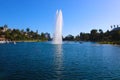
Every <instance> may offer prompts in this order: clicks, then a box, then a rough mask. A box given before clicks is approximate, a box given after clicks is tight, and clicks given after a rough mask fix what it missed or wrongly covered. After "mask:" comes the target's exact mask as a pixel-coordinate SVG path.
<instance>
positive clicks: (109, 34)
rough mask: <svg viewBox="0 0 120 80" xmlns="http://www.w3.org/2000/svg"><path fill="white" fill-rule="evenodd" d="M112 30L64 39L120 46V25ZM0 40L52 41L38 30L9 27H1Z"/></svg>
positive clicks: (97, 31)
mask: <svg viewBox="0 0 120 80" xmlns="http://www.w3.org/2000/svg"><path fill="white" fill-rule="evenodd" d="M110 27H111V30H110V31H109V30H107V31H106V32H103V30H102V29H98V30H97V29H92V30H91V31H90V33H85V32H81V33H79V34H78V35H77V36H73V35H71V34H69V35H67V36H65V37H63V41H91V42H98V43H100V44H118V45H120V27H119V25H113V26H110ZM0 40H7V41H18V42H19V41H20V42H21V41H24V42H25V41H27V42H33V41H34V42H37V41H38V42H39V41H51V40H52V38H51V36H50V33H48V32H46V33H44V32H41V33H40V34H39V33H38V30H36V31H35V32H34V31H32V30H30V29H29V28H26V29H25V30H24V29H22V30H19V29H10V28H9V27H8V26H7V25H4V26H0Z"/></svg>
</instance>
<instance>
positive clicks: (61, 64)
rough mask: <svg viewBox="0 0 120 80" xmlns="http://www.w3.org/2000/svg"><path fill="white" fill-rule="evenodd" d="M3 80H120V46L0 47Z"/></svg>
mask: <svg viewBox="0 0 120 80" xmlns="http://www.w3.org/2000/svg"><path fill="white" fill-rule="evenodd" d="M0 80H120V46H113V45H100V44H96V43H91V42H84V43H82V44H80V43H75V42H69V43H66V42H65V43H64V44H62V45H54V44H51V43H50V42H37V43H36V42H32V43H29V42H28V43H27V42H23V43H22V42H21V43H17V44H16V45H14V44H12V43H11V44H0Z"/></svg>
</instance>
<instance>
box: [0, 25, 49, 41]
mask: <svg viewBox="0 0 120 80" xmlns="http://www.w3.org/2000/svg"><path fill="white" fill-rule="evenodd" d="M3 27H6V28H8V26H7V25H4V26H3ZM3 27H2V28H3ZM48 34H49V33H48ZM2 35H4V36H5V38H6V39H8V40H12V41H30V40H32V41H46V40H48V38H46V37H45V34H44V33H41V35H40V34H38V31H37V32H34V31H32V30H30V29H29V28H27V29H26V31H25V30H24V29H22V30H19V29H13V30H11V29H8V30H7V31H5V32H2V29H0V36H2ZM49 38H50V34H49Z"/></svg>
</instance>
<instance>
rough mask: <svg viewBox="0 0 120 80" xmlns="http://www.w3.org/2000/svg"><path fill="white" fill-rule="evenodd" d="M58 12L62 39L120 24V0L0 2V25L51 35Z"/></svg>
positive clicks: (16, 0)
mask: <svg viewBox="0 0 120 80" xmlns="http://www.w3.org/2000/svg"><path fill="white" fill-rule="evenodd" d="M57 9H62V12H63V19H64V26H63V35H64V36H65V35H67V34H73V35H77V34H79V33H80V32H89V31H90V30H91V29H100V28H101V29H103V30H104V31H106V30H107V29H110V25H112V24H120V0H0V25H1V26H2V25H4V24H7V25H8V26H9V27H10V28H18V29H26V28H27V27H29V28H30V29H32V30H34V31H36V30H37V29H38V31H39V33H41V32H49V33H51V35H52V34H53V31H54V23H55V14H56V10H57Z"/></svg>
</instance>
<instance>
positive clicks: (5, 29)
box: [0, 25, 8, 32]
mask: <svg viewBox="0 0 120 80" xmlns="http://www.w3.org/2000/svg"><path fill="white" fill-rule="evenodd" d="M7 30H8V27H7V25H4V27H0V31H2V32H6V31H7Z"/></svg>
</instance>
